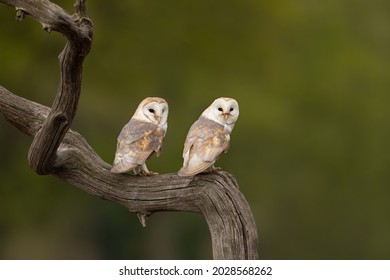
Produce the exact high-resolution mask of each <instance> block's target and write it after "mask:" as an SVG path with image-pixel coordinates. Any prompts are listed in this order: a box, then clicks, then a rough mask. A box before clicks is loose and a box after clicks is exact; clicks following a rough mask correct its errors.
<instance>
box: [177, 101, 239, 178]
mask: <svg viewBox="0 0 390 280" xmlns="http://www.w3.org/2000/svg"><path fill="white" fill-rule="evenodd" d="M238 115H239V108H238V103H237V101H236V100H234V99H233V98H226V97H221V98H217V99H216V100H214V102H213V103H212V104H211V105H210V106H209V107H208V108H207V109H206V110H204V111H203V113H202V115H201V116H200V117H199V119H198V120H197V121H196V122H195V123H194V124H193V125H192V126H191V128H190V130H189V131H188V134H187V138H186V141H185V143H184V150H183V158H184V163H183V167H182V168H181V169H180V170H179V172H178V174H179V175H180V176H193V175H196V174H198V173H201V172H203V171H205V170H206V169H207V168H209V167H211V171H218V170H219V168H216V167H214V163H215V161H216V160H217V159H218V158H219V157H220V156H221V154H222V153H226V152H227V150H228V149H229V145H230V133H231V132H232V130H233V127H234V124H235V122H236V120H237V118H238Z"/></svg>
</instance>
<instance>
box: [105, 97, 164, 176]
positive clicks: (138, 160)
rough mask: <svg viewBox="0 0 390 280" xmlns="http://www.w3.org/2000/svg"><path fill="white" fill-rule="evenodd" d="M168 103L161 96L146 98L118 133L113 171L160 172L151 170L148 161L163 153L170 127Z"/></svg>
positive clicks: (147, 173)
mask: <svg viewBox="0 0 390 280" xmlns="http://www.w3.org/2000/svg"><path fill="white" fill-rule="evenodd" d="M167 120H168V103H167V102H166V101H165V100H164V99H163V98H159V97H148V98H145V99H144V100H143V101H142V102H141V103H140V104H139V105H138V108H137V110H136V111H135V113H134V115H133V116H132V118H131V119H130V121H129V122H128V123H127V124H126V125H125V126H124V127H123V128H122V131H121V133H120V134H119V136H118V142H117V150H116V153H115V159H114V164H113V166H112V168H111V172H113V173H125V172H128V171H130V170H133V171H134V173H135V174H136V175H153V174H157V173H154V172H151V171H149V170H148V168H147V166H146V161H147V159H148V158H150V157H151V156H152V155H153V153H156V154H157V156H159V155H160V151H161V147H162V145H163V142H164V137H165V134H166V132H167V128H168V123H167Z"/></svg>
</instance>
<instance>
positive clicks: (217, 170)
mask: <svg viewBox="0 0 390 280" xmlns="http://www.w3.org/2000/svg"><path fill="white" fill-rule="evenodd" d="M219 171H222V168H221V167H215V166H213V167H211V172H213V173H218V172H219Z"/></svg>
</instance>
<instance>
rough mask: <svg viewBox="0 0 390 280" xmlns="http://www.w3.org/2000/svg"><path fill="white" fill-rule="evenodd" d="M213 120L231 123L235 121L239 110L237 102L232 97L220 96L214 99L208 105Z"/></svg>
mask: <svg viewBox="0 0 390 280" xmlns="http://www.w3.org/2000/svg"><path fill="white" fill-rule="evenodd" d="M209 110H210V112H211V114H209V116H210V115H213V116H214V118H215V120H216V121H217V122H219V123H220V124H223V125H225V124H227V125H232V124H234V123H235V122H236V121H237V118H238V115H239V114H240V112H239V107H238V103H237V101H236V100H234V99H232V98H225V97H221V98H218V99H216V100H215V101H214V102H213V103H212V104H211V105H210V107H209Z"/></svg>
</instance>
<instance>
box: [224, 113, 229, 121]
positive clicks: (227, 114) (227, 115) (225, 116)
mask: <svg viewBox="0 0 390 280" xmlns="http://www.w3.org/2000/svg"><path fill="white" fill-rule="evenodd" d="M222 115H223V117H224V118H225V120H226V119H227V118H228V117H229V116H230V113H223V114H222Z"/></svg>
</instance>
